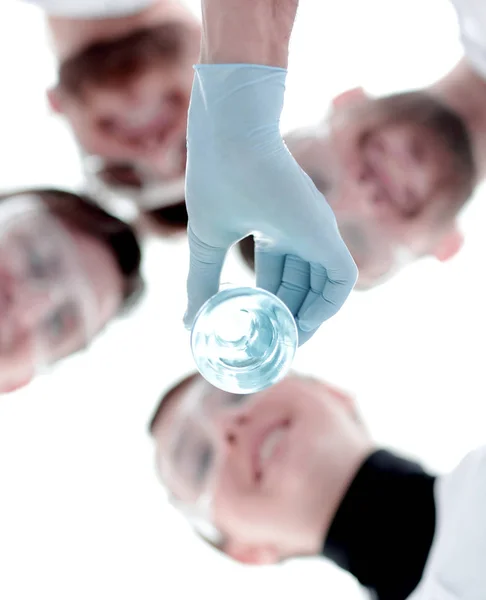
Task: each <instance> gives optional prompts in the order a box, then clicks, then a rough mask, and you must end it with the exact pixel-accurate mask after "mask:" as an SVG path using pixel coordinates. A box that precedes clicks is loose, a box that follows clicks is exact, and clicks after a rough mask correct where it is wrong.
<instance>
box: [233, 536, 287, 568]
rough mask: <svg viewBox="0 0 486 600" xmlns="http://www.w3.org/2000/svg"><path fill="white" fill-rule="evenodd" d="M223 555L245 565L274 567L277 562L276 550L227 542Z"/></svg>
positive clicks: (269, 547) (277, 554)
mask: <svg viewBox="0 0 486 600" xmlns="http://www.w3.org/2000/svg"><path fill="white" fill-rule="evenodd" d="M224 553H225V554H226V555H227V556H229V557H231V558H232V559H233V560H236V561H238V562H240V563H243V564H245V565H274V564H275V563H277V562H278V561H279V553H278V551H277V549H276V548H274V547H271V546H249V545H247V544H240V543H239V542H233V541H228V542H226V544H225V545H224Z"/></svg>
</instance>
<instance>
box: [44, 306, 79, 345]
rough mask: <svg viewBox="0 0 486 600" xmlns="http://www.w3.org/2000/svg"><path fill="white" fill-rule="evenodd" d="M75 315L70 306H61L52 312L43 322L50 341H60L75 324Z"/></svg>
mask: <svg viewBox="0 0 486 600" xmlns="http://www.w3.org/2000/svg"><path fill="white" fill-rule="evenodd" d="M75 319H76V315H75V311H74V308H73V307H72V306H62V307H60V308H58V309H57V310H56V311H55V312H53V313H52V314H51V315H50V316H49V317H48V318H47V320H46V322H45V329H46V333H47V335H48V337H49V340H50V341H53V342H55V341H57V340H60V339H62V338H63V337H64V336H65V335H66V332H67V331H69V330H70V329H71V328H72V327H73V324H74V322H75Z"/></svg>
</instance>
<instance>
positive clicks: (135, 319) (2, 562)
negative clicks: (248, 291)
mask: <svg viewBox="0 0 486 600" xmlns="http://www.w3.org/2000/svg"><path fill="white" fill-rule="evenodd" d="M193 4H194V6H196V7H197V5H198V2H197V0H193ZM301 4H302V7H301V11H300V16H299V20H298V23H297V25H296V29H295V35H294V39H293V45H292V57H291V63H290V75H289V80H288V95H287V104H286V109H285V114H284V127H285V128H286V129H288V128H291V127H293V126H296V125H303V124H309V123H312V122H313V121H314V120H317V119H320V118H322V117H323V115H324V114H325V112H326V107H327V106H328V104H329V101H330V99H331V98H332V96H333V94H335V93H338V92H340V91H342V90H344V89H346V88H347V87H351V86H354V85H357V84H362V85H364V87H365V88H366V89H367V90H368V91H370V92H372V93H376V94H378V93H384V92H391V91H395V90H399V89H404V88H407V87H413V86H419V85H426V84H428V83H430V82H432V81H433V80H434V79H435V78H437V77H439V76H441V75H442V74H444V73H445V72H446V71H447V70H448V69H449V68H450V67H452V66H453V64H454V63H455V61H456V60H457V59H458V57H459V56H460V53H461V50H460V46H459V43H458V37H457V31H456V24H455V18H454V14H453V11H452V9H451V7H450V6H449V5H448V3H447V0H428V1H427V2H424V1H423V0H406V1H405V0H402V1H401V2H398V1H394V2H390V1H389V0H366V1H365V2H364V1H363V0H339V2H337V1H336V2H324V1H322V0H302V2H301ZM54 65H55V63H54V61H53V58H52V56H51V55H50V53H49V50H48V44H47V41H46V37H45V33H44V30H43V24H42V18H41V15H40V14H39V13H38V12H37V11H36V10H35V9H34V8H32V7H30V6H24V5H22V4H20V3H17V2H16V1H14V0H2V2H1V4H0V74H1V78H2V79H1V86H0V90H1V91H0V94H1V95H0V108H1V111H0V187H1V188H12V187H21V186H22V187H27V186H28V185H34V184H43V185H47V184H50V185H54V184H55V185H58V186H64V187H67V188H71V187H76V186H77V185H78V183H79V182H80V169H79V164H78V160H77V154H76V148H75V146H74V144H73V143H72V141H71V139H70V137H69V133H68V131H67V130H66V129H65V127H64V125H63V123H62V121H60V120H58V119H57V118H55V117H52V116H51V115H50V114H49V111H48V108H47V105H46V102H45V100H44V90H45V88H46V86H48V85H49V84H50V83H52V82H53V80H54V76H55V67H54ZM484 201H485V198H484V191H482V192H481V191H480V192H479V193H478V194H477V196H476V197H475V199H474V201H473V203H472V207H470V208H468V209H467V211H466V212H465V215H464V217H463V219H462V221H463V229H464V231H465V232H466V234H467V243H466V246H465V248H464V249H463V251H462V252H461V254H460V255H459V256H458V257H457V258H456V259H454V260H453V261H452V262H451V263H449V264H447V265H440V264H439V263H435V262H433V261H432V260H430V261H423V262H422V263H420V264H417V265H415V266H414V267H413V268H409V269H408V271H406V272H405V273H403V274H402V275H400V277H398V278H397V279H396V280H394V281H393V282H391V283H389V284H388V285H386V286H385V287H383V288H381V289H377V290H375V291H372V292H366V293H364V294H359V293H356V294H354V295H353V296H352V298H351V299H350V301H349V302H348V303H347V305H346V306H345V308H344V309H343V310H342V311H341V312H340V314H339V315H338V316H337V317H336V318H334V319H333V320H332V321H331V322H330V323H329V324H327V325H325V326H324V327H322V329H321V331H320V333H319V334H318V335H316V337H315V338H314V339H313V340H312V341H311V342H310V343H309V344H307V345H306V346H305V347H304V348H302V349H301V350H300V351H299V353H298V357H297V360H296V367H297V368H299V369H301V370H305V371H307V372H311V373H314V374H317V375H319V376H322V377H323V378H325V379H327V380H329V381H331V382H334V383H335V384H338V385H341V386H342V387H344V388H346V389H349V390H350V391H351V392H352V393H353V394H354V395H356V397H357V400H358V403H359V405H360V409H361V411H362V413H363V414H364V416H365V419H366V421H367V423H368V424H369V427H370V429H371V431H372V432H373V434H374V436H375V438H376V440H377V442H378V443H379V444H384V445H387V446H391V447H392V448H396V449H400V450H402V451H404V452H406V453H408V454H410V455H412V456H416V457H419V458H420V459H421V460H422V461H423V462H424V463H425V464H426V465H428V466H429V467H430V468H432V469H436V470H439V471H441V472H442V471H447V470H449V469H451V468H453V467H454V465H455V464H456V463H457V461H458V460H459V459H460V458H461V457H462V456H463V455H464V454H465V453H466V452H467V451H469V450H470V449H472V448H473V447H475V446H478V445H480V444H481V443H483V441H484V438H485V433H484V415H485V409H484V404H485V401H484V396H485V389H486V382H485V377H484V372H485V367H484V353H485V348H484V340H485V339H486V337H485V323H486V319H485V317H484V306H485V286H484V261H483V257H484V256H485V245H486V242H485V241H484V240H483V227H484V223H486V214H484V213H485V211H486V208H485V207H484V206H483V203H484ZM186 266H187V252H186V248H185V245H184V240H179V241H177V240H176V241H171V242H160V241H153V242H150V243H148V244H147V248H146V261H145V272H146V275H147V278H148V280H149V293H148V295H147V297H146V299H145V300H144V302H143V303H142V305H141V306H140V307H139V309H138V310H137V311H136V312H135V313H134V314H133V315H132V316H131V317H130V318H128V319H125V320H123V321H118V322H117V323H115V324H113V325H112V326H111V327H109V328H108V330H107V332H106V333H105V334H104V335H103V336H102V337H101V338H100V339H98V340H97V341H96V343H95V344H94V345H93V346H92V348H91V349H90V351H89V352H87V353H84V354H81V355H78V356H76V357H73V358H72V359H70V360H67V361H65V362H63V363H62V364H61V365H59V366H58V367H57V368H56V369H55V371H54V372H52V373H51V374H49V375H48V376H43V377H42V378H40V379H39V380H37V381H36V382H35V383H34V384H32V385H31V386H30V387H29V388H27V389H26V390H23V391H20V392H18V393H16V394H12V395H9V396H4V397H1V398H0V598H1V599H2V600H20V599H21V600H25V599H29V600H30V599H32V598H44V597H45V598H49V599H50V600H67V599H69V600H77V599H86V598H90V599H93V600H98V599H103V600H105V599H111V598H116V599H117V600H125V599H132V598H133V599H135V598H137V599H143V600H152V599H161V598H171V599H175V600H178V599H182V598H184V599H185V598H190V597H195V596H201V597H206V596H207V597H211V598H212V600H223V598H224V599H226V598H228V597H230V598H232V599H235V600H238V599H240V598H247V597H255V598H263V597H271V598H279V599H280V600H287V599H290V598H295V597H299V598H306V600H313V599H316V600H317V599H319V600H322V599H323V598H330V597H332V598H335V597H337V596H338V595H339V597H340V598H346V599H350V600H351V599H354V598H360V597H361V595H360V592H359V590H358V587H357V586H356V584H355V583H354V581H352V580H351V578H350V577H348V576H347V575H345V574H343V573H341V572H340V571H338V570H337V569H335V568H334V567H332V566H331V565H329V564H328V563H326V562H325V561H323V560H321V559H315V560H300V561H295V562H293V563H290V564H288V565H285V566H279V567H275V568H244V567H240V566H238V565H234V564H232V563H230V562H229V561H227V560H225V559H223V558H221V557H219V556H218V555H216V554H215V553H213V552H212V551H211V550H209V549H207V548H206V547H205V546H204V545H203V544H202V543H200V542H198V541H196V539H195V538H194V537H193V536H192V534H191V532H190V531H189V530H188V528H187V527H186V526H185V524H184V523H183V522H182V520H181V519H180V518H179V516H178V515H177V513H175V512H174V511H173V510H172V509H171V508H170V507H169V506H168V505H167V503H166V500H165V496H164V490H163V489H162V487H161V486H160V485H159V484H158V482H157V480H156V477H155V469H154V467H153V448H152V445H151V441H150V439H149V437H148V435H147V434H146V424H147V422H148V420H149V418H150V415H151V412H152V410H153V408H154V407H155V405H156V403H157V401H158V398H159V396H160V394H161V392H162V391H163V390H164V388H166V387H167V386H169V385H170V384H171V383H172V382H173V380H174V379H175V378H177V377H179V376H181V375H183V374H185V373H186V372H188V371H189V370H190V369H191V368H192V363H191V359H190V355H189V348H188V337H187V334H186V332H185V331H184V329H183V327H182V325H181V317H182V314H183V312H184V302H185V297H184V283H185V281H184V280H185V275H186ZM230 266H231V269H230V274H229V275H227V276H226V279H227V280H231V281H233V282H235V283H240V282H242V283H246V282H247V281H249V279H248V275H247V274H246V272H245V271H243V270H240V269H241V267H239V265H238V264H237V263H236V262H235V260H233V261H232V262H231V264H230Z"/></svg>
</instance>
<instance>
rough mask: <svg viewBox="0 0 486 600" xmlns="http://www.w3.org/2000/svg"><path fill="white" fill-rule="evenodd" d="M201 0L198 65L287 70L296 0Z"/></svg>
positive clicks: (297, 0)
mask: <svg viewBox="0 0 486 600" xmlns="http://www.w3.org/2000/svg"><path fill="white" fill-rule="evenodd" d="M201 1H202V14H203V36H202V45H201V63H214V64H224V63H250V64H261V65H268V66H272V67H282V68H287V63H288V53H289V41H290V35H291V33H292V28H293V25H294V21H295V16H296V13H297V7H298V4H299V0H201Z"/></svg>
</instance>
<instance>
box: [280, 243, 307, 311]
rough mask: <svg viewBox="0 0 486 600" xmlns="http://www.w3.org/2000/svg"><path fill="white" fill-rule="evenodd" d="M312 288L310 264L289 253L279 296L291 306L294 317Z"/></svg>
mask: <svg viewBox="0 0 486 600" xmlns="http://www.w3.org/2000/svg"><path fill="white" fill-rule="evenodd" d="M309 289H310V265H309V263H308V262H307V261H304V260H302V259H300V258H299V257H298V256H293V255H288V256H287V257H286V259H285V266H284V269H283V273H282V282H281V284H280V286H279V288H278V291H277V294H276V295H277V296H278V298H280V300H282V302H284V303H285V304H286V305H287V307H288V308H289V310H290V312H291V313H292V315H293V316H294V318H295V317H296V316H297V314H298V313H299V310H300V307H301V306H302V303H303V302H304V300H305V299H306V297H307V295H308V293H309Z"/></svg>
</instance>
